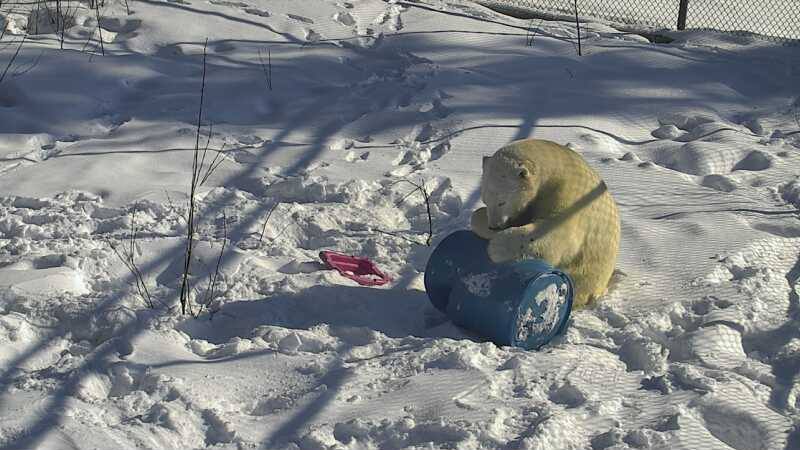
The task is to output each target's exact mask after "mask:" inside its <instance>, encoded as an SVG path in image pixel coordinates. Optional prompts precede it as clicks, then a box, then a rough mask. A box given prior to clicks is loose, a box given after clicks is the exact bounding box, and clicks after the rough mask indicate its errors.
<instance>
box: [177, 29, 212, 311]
mask: <svg viewBox="0 0 800 450" xmlns="http://www.w3.org/2000/svg"><path fill="white" fill-rule="evenodd" d="M207 48H208V38H206V42H205V44H204V45H203V77H202V81H201V84H200V109H199V111H198V113H197V136H196V139H195V145H194V156H193V159H192V176H191V184H190V186H189V217H188V220H187V226H186V253H185V260H184V264H183V277H182V280H181V292H180V301H181V314H186V308H187V307H190V306H189V297H190V291H191V288H190V286H189V273H190V272H191V266H192V249H194V225H195V224H194V212H195V194H196V192H197V183H198V180H199V176H200V170H201V168H200V166H199V163H200V159H199V156H200V130H201V127H202V123H203V101H204V100H205V92H206V54H207Z"/></svg>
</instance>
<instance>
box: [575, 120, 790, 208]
mask: <svg viewBox="0 0 800 450" xmlns="http://www.w3.org/2000/svg"><path fill="white" fill-rule="evenodd" d="M659 123H660V126H659V127H658V128H657V129H655V130H654V131H653V132H652V136H653V137H655V138H656V139H657V141H650V142H647V143H644V144H643V145H642V147H641V150H638V151H636V152H627V153H625V154H624V155H623V156H622V157H620V158H619V160H620V161H627V162H634V163H637V164H638V165H639V167H642V168H648V167H654V166H660V167H663V168H665V169H670V170H674V171H677V172H680V173H682V174H685V175H688V176H691V177H694V179H695V180H696V182H697V183H698V184H699V185H701V186H704V187H708V188H711V189H715V190H717V191H722V192H732V191H734V190H736V189H738V188H740V187H741V186H742V184H743V183H748V184H750V185H751V186H758V184H759V183H761V181H759V180H760V179H759V178H758V177H756V176H755V173H757V172H762V171H765V170H767V169H770V168H773V167H774V166H775V164H776V163H777V162H778V160H779V159H780V158H783V157H787V156H788V154H787V153H785V152H784V153H782V152H774V153H773V152H772V151H770V149H769V148H768V147H767V144H769V143H770V141H769V140H765V138H763V137H762V135H763V134H764V130H763V127H762V126H761V125H760V124H755V122H753V121H749V122H746V123H744V124H741V125H737V124H731V123H725V122H722V121H720V120H717V119H714V118H712V117H710V116H707V115H686V114H673V115H669V116H665V117H662V118H660V119H659ZM585 139H587V140H589V141H590V142H592V143H594V142H593V140H595V141H596V140H597V139H598V137H596V136H593V135H592V136H587V137H585ZM592 139H593V140H592Z"/></svg>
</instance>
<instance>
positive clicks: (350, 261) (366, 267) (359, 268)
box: [319, 250, 392, 286]
mask: <svg viewBox="0 0 800 450" xmlns="http://www.w3.org/2000/svg"><path fill="white" fill-rule="evenodd" d="M319 257H320V258H321V259H322V262H323V263H325V265H326V266H328V267H329V268H331V269H335V270H337V271H338V272H339V274H341V275H342V276H343V277H346V278H350V279H351V280H353V281H355V282H356V283H358V284H360V285H362V286H381V285H384V284H386V283H388V282H390V281H392V279H391V278H390V277H389V276H388V275H386V274H385V273H383V272H381V270H380V269H378V266H376V265H375V263H373V262H372V261H370V260H369V259H367V258H359V257H357V256H350V255H345V254H344V253H337V252H331V251H328V250H323V251H321V252H319Z"/></svg>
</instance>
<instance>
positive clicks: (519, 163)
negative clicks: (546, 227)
mask: <svg viewBox="0 0 800 450" xmlns="http://www.w3.org/2000/svg"><path fill="white" fill-rule="evenodd" d="M538 191H539V183H538V180H537V177H536V165H535V164H534V163H533V161H530V160H522V159H519V158H514V157H511V156H509V155H505V154H502V153H500V152H498V153H496V154H495V155H494V156H491V157H488V156H485V157H484V158H483V175H482V176H481V200H483V203H485V204H486V212H487V216H488V220H489V228H490V229H492V230H502V229H505V228H509V227H514V226H520V225H524V224H525V223H526V222H527V220H526V219H528V217H526V216H528V215H529V214H530V209H531V207H532V204H533V201H534V200H535V199H536V195H537V193H538Z"/></svg>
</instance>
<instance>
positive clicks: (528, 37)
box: [525, 19, 544, 47]
mask: <svg viewBox="0 0 800 450" xmlns="http://www.w3.org/2000/svg"><path fill="white" fill-rule="evenodd" d="M543 21H544V19H540V20H539V24H538V25H536V28H535V29H533V32H531V27H532V26H533V19H531V21H530V22H529V23H528V29H527V30H526V32H525V46H527V47H533V40H534V38H536V33H538V32H539V29H540V28H541V27H542V22H543Z"/></svg>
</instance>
